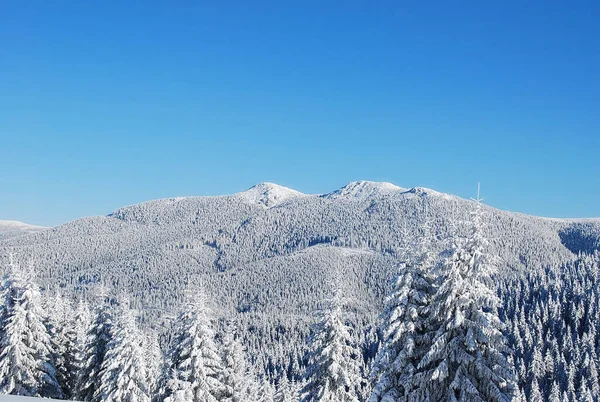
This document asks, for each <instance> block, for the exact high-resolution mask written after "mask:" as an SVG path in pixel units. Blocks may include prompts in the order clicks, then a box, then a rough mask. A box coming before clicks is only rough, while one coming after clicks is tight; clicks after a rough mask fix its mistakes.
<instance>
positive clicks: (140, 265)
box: [0, 181, 600, 342]
mask: <svg viewBox="0 0 600 402" xmlns="http://www.w3.org/2000/svg"><path fill="white" fill-rule="evenodd" d="M472 208H473V201H470V200H465V199H461V198H459V197H456V196H451V195H447V194H442V193H439V192H436V191H433V190H429V189H425V188H413V189H404V188H401V187H398V186H395V185H393V184H389V183H375V182H366V181H361V182H354V183H350V184H348V185H346V186H344V187H343V188H341V189H339V190H336V191H333V192H331V193H328V194H321V195H306V194H302V193H300V192H297V191H295V190H292V189H288V188H285V187H282V186H278V185H275V184H270V183H263V184H259V185H257V186H254V187H252V188H251V189H249V190H246V191H244V192H241V193H238V194H233V195H227V196H214V197H186V198H169V199H162V200H155V201H150V202H146V203H142V204H138V205H131V206H127V207H124V208H121V209H118V210H116V211H115V212H113V213H112V214H110V215H108V216H96V217H89V218H84V219H79V220H76V221H73V222H70V223H67V224H64V225H61V226H58V227H54V228H50V229H47V230H41V231H40V230H30V233H26V234H24V235H20V236H14V237H8V238H6V237H5V238H4V239H2V240H0V266H5V264H3V263H5V262H6V261H7V256H8V254H9V253H10V252H13V253H14V254H15V256H16V258H17V259H19V260H21V261H23V262H30V261H31V262H33V263H34V265H35V266H36V268H37V274H38V280H39V282H40V284H41V285H42V286H43V287H46V288H50V289H55V288H60V289H61V293H67V294H69V293H71V294H85V293H86V290H87V289H89V288H91V287H94V286H95V285H98V284H103V285H105V286H106V287H107V288H109V289H112V290H113V291H114V292H115V295H116V296H117V297H121V298H124V297H125V296H127V298H128V299H129V300H131V302H132V305H133V307H134V308H136V309H139V310H140V311H141V314H142V317H143V321H145V322H146V323H147V324H148V325H152V326H160V325H162V324H161V323H164V320H163V319H165V318H167V319H168V318H169V317H172V316H173V314H174V313H175V312H176V311H177V309H178V308H179V306H180V305H181V303H182V301H183V299H184V297H185V294H186V293H189V292H186V290H187V289H190V288H191V289H195V288H197V287H201V288H202V289H203V292H204V293H206V294H207V295H208V297H209V299H210V300H212V302H213V304H214V306H213V307H214V308H215V309H216V310H217V314H218V315H220V316H222V317H237V318H238V319H239V320H240V322H241V323H242V325H246V324H247V325H248V326H250V325H251V324H250V323H256V322H260V323H261V324H260V325H261V326H259V327H257V326H256V325H255V324H253V326H252V329H251V331H254V332H253V333H252V334H253V335H252V338H251V340H249V341H248V342H253V341H252V339H254V341H257V342H258V341H259V339H261V337H263V336H266V335H265V334H270V335H269V336H275V335H273V334H274V332H273V331H283V332H281V333H280V334H279V335H278V336H282V337H285V336H286V334H291V333H294V330H289V329H290V328H295V330H296V331H297V332H299V333H305V332H306V331H307V329H306V327H307V325H306V324H307V322H308V321H309V320H310V313H311V311H312V310H314V309H315V308H316V307H317V305H318V302H319V301H320V300H322V299H323V298H324V297H326V296H327V295H328V294H329V292H330V286H329V285H328V283H330V282H331V281H333V280H336V281H339V282H340V285H341V287H342V288H343V289H345V292H346V294H347V295H348V296H349V298H350V300H352V303H353V308H354V309H355V311H356V312H357V314H358V316H359V318H358V319H365V320H371V319H372V318H373V317H374V316H375V315H376V314H377V312H378V311H379V310H380V307H381V302H382V299H383V295H384V294H385V292H386V290H387V283H388V280H389V279H390V277H391V276H392V275H393V273H394V272H395V269H396V266H397V263H398V260H399V259H401V258H403V257H404V253H405V251H406V249H407V247H408V245H409V244H410V242H411V241H413V240H414V239H415V236H417V233H418V228H419V227H420V225H421V224H422V223H423V221H424V219H425V216H424V214H425V211H427V214H428V219H430V220H431V223H430V224H431V226H432V229H433V232H434V233H435V235H436V237H437V238H438V239H439V241H438V243H437V245H436V247H437V250H438V251H442V250H443V249H444V248H445V247H447V245H448V243H447V241H446V240H447V239H448V238H449V237H450V235H451V234H452V233H454V232H456V231H461V230H463V228H464V225H463V224H462V223H461V222H464V221H466V220H467V219H468V217H469V212H470V211H471V210H472ZM485 211H486V213H487V223H488V226H487V230H488V236H489V237H490V239H491V242H492V246H493V247H494V248H495V249H496V250H497V251H498V253H499V255H500V257H501V258H502V261H503V267H504V268H505V270H504V272H507V273H512V272H515V271H516V272H519V271H521V270H525V269H527V270H531V269H539V268H541V267H544V266H546V265H549V264H551V265H553V264H557V263H560V262H565V261H570V260H572V259H573V258H574V257H575V255H576V254H577V253H578V252H579V251H592V250H594V249H600V221H599V220H556V219H545V218H538V217H533V216H528V215H523V214H518V213H512V212H506V211H501V210H497V209H494V208H491V207H486V208H485ZM336 273H337V274H336ZM361 317H362V318H361ZM273 328H276V329H275V330H273ZM277 328H285V329H286V330H281V329H277ZM287 330H289V331H287ZM249 331H250V329H249ZM249 339H250V338H249Z"/></svg>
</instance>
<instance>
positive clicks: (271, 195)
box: [236, 183, 305, 208]
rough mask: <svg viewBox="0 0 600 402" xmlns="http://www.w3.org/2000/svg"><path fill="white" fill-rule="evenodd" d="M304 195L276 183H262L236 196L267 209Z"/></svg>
mask: <svg viewBox="0 0 600 402" xmlns="http://www.w3.org/2000/svg"><path fill="white" fill-rule="evenodd" d="M303 195H305V194H303V193H301V192H299V191H296V190H293V189H291V188H287V187H283V186H280V185H278V184H274V183H260V184H257V185H256V186H253V187H251V188H249V189H248V190H246V191H243V192H241V193H238V194H236V196H238V197H240V198H242V199H244V200H245V201H247V202H249V203H253V204H262V205H264V206H265V207H267V208H269V207H273V206H275V205H277V204H280V203H282V202H283V201H286V200H289V199H290V198H295V197H301V196H303Z"/></svg>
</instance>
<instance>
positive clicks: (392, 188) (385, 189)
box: [323, 180, 406, 199]
mask: <svg viewBox="0 0 600 402" xmlns="http://www.w3.org/2000/svg"><path fill="white" fill-rule="evenodd" d="M403 191H406V189H403V188H402V187H398V186H396V185H395V184H392V183H387V182H375V181H364V180H361V181H353V182H351V183H348V184H347V185H345V186H344V187H342V188H340V189H339V190H335V191H333V192H331V193H328V194H324V195H323V197H325V198H349V199H352V198H373V197H380V196H383V195H388V194H394V193H401V192H403Z"/></svg>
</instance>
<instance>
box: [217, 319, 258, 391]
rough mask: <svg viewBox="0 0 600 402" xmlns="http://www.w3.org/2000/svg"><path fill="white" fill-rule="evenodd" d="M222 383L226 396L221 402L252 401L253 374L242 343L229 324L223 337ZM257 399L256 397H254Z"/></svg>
mask: <svg viewBox="0 0 600 402" xmlns="http://www.w3.org/2000/svg"><path fill="white" fill-rule="evenodd" d="M221 349H222V353H221V355H222V360H223V369H222V374H221V381H222V382H223V386H224V395H223V397H222V399H221V401H227V402H244V401H249V400H252V393H253V392H254V388H253V385H254V383H255V381H254V378H253V374H254V373H252V372H251V371H250V368H249V367H248V364H247V363H246V355H245V352H244V350H243V349H242V346H241V345H240V343H239V342H238V341H237V339H235V329H234V327H233V326H232V325H231V324H229V325H228V326H227V328H226V331H225V335H224V337H223V343H222V346H221ZM254 399H256V395H254Z"/></svg>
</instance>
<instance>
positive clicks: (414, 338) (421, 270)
mask: <svg viewBox="0 0 600 402" xmlns="http://www.w3.org/2000/svg"><path fill="white" fill-rule="evenodd" d="M418 239H419V241H418V245H417V247H416V248H417V252H416V254H417V257H416V258H414V259H413V258H411V259H413V260H414V261H409V262H408V263H406V264H402V266H401V271H400V273H399V274H398V275H397V276H396V278H394V280H393V282H392V287H391V292H390V294H389V295H388V296H387V298H386V300H385V309H384V311H383V313H382V314H381V316H380V323H381V324H380V332H381V336H382V343H381V346H380V349H379V352H378V353H377V356H376V358H375V361H374V364H373V367H372V370H371V371H372V372H371V378H372V381H373V383H374V385H373V392H372V394H371V396H370V398H369V401H371V402H380V401H396V400H405V399H406V398H407V397H408V395H409V394H410V392H411V390H412V389H413V388H414V387H418V386H420V384H417V383H415V381H414V380H415V373H416V372H417V366H418V364H419V361H420V359H421V358H422V357H423V356H424V354H425V353H426V352H427V350H428V348H429V347H430V337H429V336H428V335H429V334H428V330H427V327H426V317H427V313H428V308H429V303H430V300H431V297H432V294H433V291H434V289H435V286H434V285H435V284H434V277H433V275H432V271H433V268H434V265H435V257H434V255H433V253H432V251H431V246H432V240H431V232H430V227H429V222H428V221H427V218H425V222H424V224H423V226H422V228H421V233H420V236H419V237H418Z"/></svg>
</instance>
